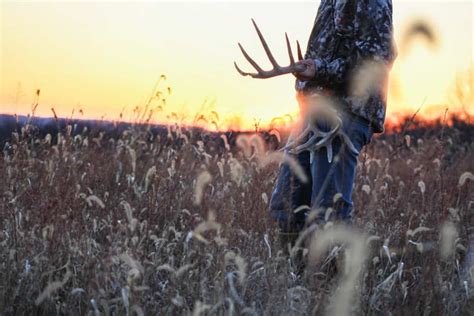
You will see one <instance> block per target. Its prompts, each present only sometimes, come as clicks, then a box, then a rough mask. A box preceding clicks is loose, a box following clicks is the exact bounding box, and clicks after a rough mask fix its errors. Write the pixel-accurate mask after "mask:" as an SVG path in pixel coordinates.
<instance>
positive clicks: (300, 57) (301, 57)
mask: <svg viewBox="0 0 474 316" xmlns="http://www.w3.org/2000/svg"><path fill="white" fill-rule="evenodd" d="M296 46H297V47H298V59H299V60H303V59H304V57H303V53H301V46H300V41H296Z"/></svg>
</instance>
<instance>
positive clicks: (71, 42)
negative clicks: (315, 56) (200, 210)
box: [0, 0, 474, 128]
mask: <svg viewBox="0 0 474 316" xmlns="http://www.w3.org/2000/svg"><path fill="white" fill-rule="evenodd" d="M318 5H319V1H299V2H296V1H279V2H275V1H260V2H255V1H234V2H229V1H200V2H193V1H183V2H162V1H75V2H74V1H8V0H7V1H5V0H3V1H1V5H0V12H1V15H0V27H1V29H0V31H1V36H0V41H1V42H0V46H1V51H0V54H1V56H0V57H1V64H0V67H1V69H0V73H1V75H0V81H1V82H0V112H1V113H11V114H13V113H17V114H27V113H29V112H30V111H31V104H32V102H33V100H34V95H35V92H36V89H41V95H40V100H39V107H38V109H37V113H36V114H37V115H40V116H51V115H52V112H51V110H50V109H51V107H54V108H55V110H56V112H57V113H58V115H59V116H70V114H71V111H72V109H73V108H76V114H75V117H77V118H80V117H87V118H101V117H104V116H105V118H106V119H118V118H119V115H120V113H121V111H122V109H124V108H125V116H124V117H125V118H127V117H131V115H132V110H133V108H135V107H136V106H143V105H144V104H145V102H146V100H147V98H148V97H149V95H150V93H151V91H152V89H153V86H154V85H155V83H156V81H157V79H158V78H159V77H160V75H161V74H165V75H166V77H167V79H166V81H162V82H161V83H160V87H161V88H163V89H166V88H167V87H168V86H169V87H171V89H172V94H171V95H170V97H169V98H168V100H167V105H166V107H165V108H164V113H163V114H159V115H157V116H156V117H155V119H157V120H163V119H165V116H166V114H170V113H171V112H176V113H177V114H178V116H182V115H185V116H186V117H187V120H188V121H189V120H192V118H194V116H195V114H196V113H197V112H203V113H210V112H211V111H216V112H217V113H219V116H220V121H221V123H220V124H221V125H222V126H221V127H222V128H225V127H226V126H229V124H230V123H231V122H240V124H242V125H243V127H246V128H249V127H251V126H252V124H253V122H254V121H255V120H260V121H261V124H262V125H264V126H265V125H266V124H267V123H268V122H270V121H271V119H272V118H274V117H278V116H282V115H284V114H287V113H292V114H294V113H296V112H297V108H298V106H297V103H296V101H295V99H294V89H293V81H294V79H293V78H292V77H291V76H285V77H280V78H274V79H270V80H261V81H258V80H252V79H249V78H248V77H247V78H243V77H240V76H239V75H238V73H237V72H236V71H235V69H234V66H233V62H234V60H235V61H237V62H238V63H239V65H240V66H241V67H242V68H244V69H246V70H251V68H250V65H248V64H247V63H246V62H245V60H244V58H243V57H242V56H241V53H240V51H239V49H238V47H237V42H241V43H242V44H243V45H244V47H245V48H246V49H247V51H248V52H249V53H250V54H251V55H252V56H254V57H255V58H256V59H257V60H258V61H259V62H260V63H261V64H262V65H266V66H267V67H268V62H267V60H266V57H265V56H264V53H263V50H262V48H261V46H260V43H259V41H258V38H257V36H256V34H255V31H254V29H253V27H252V25H251V22H250V18H254V19H255V20H256V21H257V23H258V24H259V25H260V28H261V30H262V32H263V33H264V35H265V36H266V38H267V40H268V42H269V44H270V46H271V48H272V50H273V52H274V54H275V57H276V59H277V60H278V61H280V63H281V64H286V63H287V62H288V57H287V53H286V51H285V42H284V33H285V31H286V32H288V34H289V36H290V39H292V40H293V42H294V41H296V39H298V40H300V42H301V43H302V44H303V47H306V41H307V39H308V36H309V32H310V31H311V27H312V24H313V21H314V18H315V15H316V11H317V8H318ZM419 19H423V20H426V21H428V22H429V23H430V25H432V26H433V28H434V29H435V32H436V35H437V43H435V44H434V45H429V44H428V43H427V42H426V41H423V40H421V39H420V40H418V41H415V42H413V45H411V46H410V47H409V48H407V47H406V45H402V44H403V43H402V35H403V34H404V30H406V28H407V27H408V25H409V24H410V22H412V21H414V20H419ZM394 24H395V31H396V39H397V42H398V44H399V46H400V49H401V51H400V55H399V58H398V59H397V61H396V63H395V65H394V68H393V70H392V83H393V86H394V87H396V88H394V89H393V91H392V93H391V95H390V98H389V108H388V116H389V117H395V116H396V115H397V114H399V113H405V112H407V111H408V112H413V111H415V110H416V109H417V108H418V107H419V106H420V105H422V104H424V106H423V109H422V113H425V115H427V114H429V115H431V116H433V115H441V114H442V113H444V109H445V105H446V104H450V110H452V111H455V110H456V107H455V106H454V105H453V104H452V102H451V100H450V99H449V98H448V94H449V91H450V90H451V89H452V87H453V84H454V79H455V78H456V75H457V74H458V73H460V72H463V71H466V70H467V69H468V68H469V67H470V66H471V65H472V63H473V60H474V57H473V43H474V40H473V2H472V1H451V0H449V1H448V0H446V1H421V0H417V1H416V0H412V1H402V0H398V1H397V0H394ZM206 100H207V102H206V103H205V104H204V102H205V101H206ZM203 104H204V105H203ZM79 109H82V110H83V112H84V115H83V116H81V115H80V114H78V110H79ZM470 111H471V113H472V114H474V112H473V109H472V105H471V108H470Z"/></svg>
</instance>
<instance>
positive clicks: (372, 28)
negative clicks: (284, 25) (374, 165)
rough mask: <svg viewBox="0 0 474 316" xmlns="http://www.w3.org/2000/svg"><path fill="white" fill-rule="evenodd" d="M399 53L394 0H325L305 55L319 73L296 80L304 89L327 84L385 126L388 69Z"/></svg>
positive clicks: (376, 127)
mask: <svg viewBox="0 0 474 316" xmlns="http://www.w3.org/2000/svg"><path fill="white" fill-rule="evenodd" d="M395 57H396V50H395V45H394V42H393V26H392V1H391V0H322V1H321V4H320V7H319V10H318V14H317V16H316V20H315V23H314V27H313V30H312V32H311V35H310V39H309V41H308V48H307V51H306V55H305V58H311V59H313V60H314V62H315V65H316V76H315V77H314V78H313V79H312V80H310V81H299V80H297V82H296V89H297V90H298V91H301V92H303V93H307V92H309V93H311V92H317V91H318V90H325V91H327V90H329V91H332V92H333V94H334V95H336V96H337V97H339V99H340V100H341V101H343V102H342V103H343V104H344V106H346V107H347V108H348V110H349V111H351V112H353V113H354V114H356V115H358V116H361V117H363V118H365V119H366V120H368V121H369V122H370V124H371V126H372V128H373V130H374V132H383V130H384V127H383V126H384V121H385V109H386V102H387V86H388V73H389V71H390V68H391V65H392V63H393V61H394V59H395Z"/></svg>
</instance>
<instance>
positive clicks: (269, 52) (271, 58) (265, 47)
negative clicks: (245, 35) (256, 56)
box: [252, 19, 280, 68]
mask: <svg viewBox="0 0 474 316" xmlns="http://www.w3.org/2000/svg"><path fill="white" fill-rule="evenodd" d="M252 23H253V26H254V27H255V30H256V31H257V34H258V37H259V38H260V42H262V46H263V49H264V50H265V53H266V54H267V56H268V59H269V60H270V62H271V63H272V65H273V67H275V68H280V66H279V65H278V63H277V61H276V60H275V58H274V57H273V54H272V52H271V50H270V47H268V44H267V41H266V40H265V38H264V37H263V35H262V32H260V29H259V28H258V25H257V23H255V20H254V19H252Z"/></svg>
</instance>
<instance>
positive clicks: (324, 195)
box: [311, 114, 372, 223]
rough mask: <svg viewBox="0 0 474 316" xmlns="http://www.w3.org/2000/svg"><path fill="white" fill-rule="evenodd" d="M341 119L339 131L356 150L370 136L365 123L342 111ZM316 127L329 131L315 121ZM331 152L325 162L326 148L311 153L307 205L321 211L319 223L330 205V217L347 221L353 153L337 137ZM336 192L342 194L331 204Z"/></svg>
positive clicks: (352, 181)
mask: <svg viewBox="0 0 474 316" xmlns="http://www.w3.org/2000/svg"><path fill="white" fill-rule="evenodd" d="M342 119H343V120H342V121H343V126H342V130H343V131H344V132H345V133H346V135H348V136H349V138H350V139H351V141H352V143H353V144H354V146H355V148H356V149H357V150H358V151H359V152H360V150H361V149H362V148H363V146H364V145H366V144H367V143H369V142H370V139H371V137H372V132H371V130H370V128H369V126H368V124H365V123H364V122H361V121H360V120H357V119H356V118H355V117H354V116H353V115H352V114H344V116H343V118H342ZM318 126H319V127H320V129H321V130H329V128H330V127H329V126H327V125H326V124H325V123H324V122H322V123H318ZM333 154H334V159H333V161H332V162H331V163H329V162H328V158H327V150H326V148H322V149H321V150H319V151H317V152H315V153H314V156H313V160H312V162H311V177H312V195H311V207H312V208H313V209H320V210H322V212H321V213H320V214H319V216H318V218H317V220H318V221H319V222H324V217H325V210H326V209H327V208H328V207H332V208H333V209H334V211H335V213H333V214H331V215H332V216H331V219H338V220H342V221H345V222H347V223H351V222H352V208H353V207H352V205H353V204H352V189H353V186H354V180H355V173H356V166H357V155H356V154H354V153H352V152H351V151H350V150H349V149H348V148H346V146H345V145H344V144H343V142H342V141H341V139H340V138H336V139H334V141H333ZM338 193H339V194H341V195H342V196H341V198H340V199H339V200H337V201H336V203H334V196H335V195H336V194H338Z"/></svg>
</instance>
